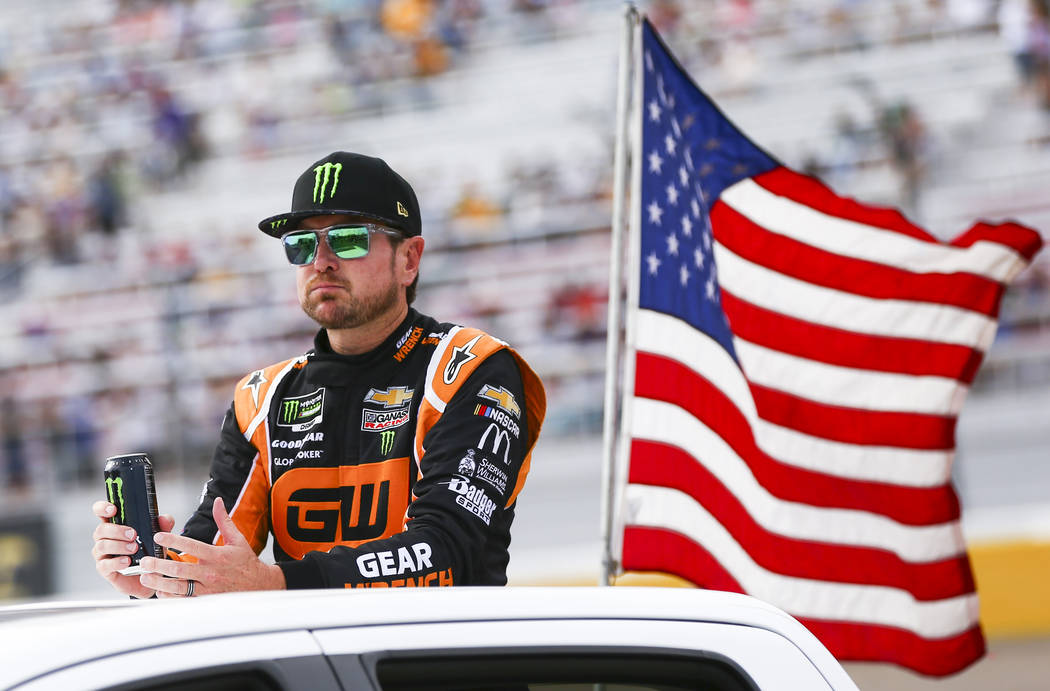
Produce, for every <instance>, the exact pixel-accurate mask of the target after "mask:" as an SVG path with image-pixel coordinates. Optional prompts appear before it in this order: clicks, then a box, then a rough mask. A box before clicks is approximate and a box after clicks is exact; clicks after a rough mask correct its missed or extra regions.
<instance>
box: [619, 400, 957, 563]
mask: <svg viewBox="0 0 1050 691" xmlns="http://www.w3.org/2000/svg"><path fill="white" fill-rule="evenodd" d="M631 436H632V438H634V439H646V440H651V441H658V442H663V443H666V444H671V445H673V446H677V447H679V448H681V449H683V450H684V451H685V452H686V453H688V454H690V455H692V456H693V458H695V459H697V463H700V462H701V461H702V463H703V466H704V468H706V469H707V470H708V471H710V472H711V474H712V475H714V476H715V477H716V478H717V479H718V481H719V482H721V483H722V484H723V485H724V486H725V488H726V489H727V490H728V491H729V492H730V493H731V494H732V495H733V496H734V497H736V498H737V499H738V500H739V501H740V503H741V504H742V505H743V507H744V509H745V510H746V511H747V512H748V514H750V516H751V518H753V519H754V520H755V522H756V523H758V524H759V525H760V526H762V527H763V528H764V529H766V530H767V531H769V532H770V533H774V534H777V535H783V536H784V537H789V538H794V539H798V540H813V541H817V542H823V543H828V544H839V545H850V546H854V547H870V548H875V549H882V550H886V551H888V552H892V553H894V554H896V555H897V556H899V557H900V558H901V559H903V560H905V561H909V562H914V563H923V562H929V561H939V560H941V559H948V558H951V557H956V556H958V555H959V554H961V553H962V552H964V551H965V547H964V545H963V541H962V531H961V528H960V526H959V522H958V521H950V522H947V523H937V524H933V525H922V526H912V525H904V524H902V523H899V522H897V521H895V520H893V519H891V518H889V517H887V516H883V515H881V514H877V513H871V512H869V511H860V510H857V509H839V508H827V507H823V506H812V505H810V504H804V503H801V502H794V501H785V500H783V499H780V498H778V497H775V496H773V495H772V494H771V493H770V492H769V491H768V490H767V489H766V488H765V487H763V486H762V485H760V484H759V483H758V480H756V479H755V476H754V474H752V472H751V469H750V468H749V467H748V465H747V463H745V462H744V461H743V459H741V458H740V456H738V455H737V454H736V452H734V451H733V449H732V448H731V447H730V446H729V445H728V444H727V443H726V442H725V441H724V440H723V439H722V438H721V437H719V436H718V435H717V434H716V433H715V432H713V431H712V430H711V429H710V428H709V427H708V426H707V425H705V424H704V423H703V422H701V421H700V420H697V419H696V418H695V417H693V416H692V415H691V414H690V413H689V412H688V411H686V410H683V409H682V408H679V407H678V406H676V405H674V404H673V403H667V402H665V401H654V400H651V399H647V398H636V399H635V402H634V417H633V418H632V421H631Z"/></svg>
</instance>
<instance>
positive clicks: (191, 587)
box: [186, 581, 197, 597]
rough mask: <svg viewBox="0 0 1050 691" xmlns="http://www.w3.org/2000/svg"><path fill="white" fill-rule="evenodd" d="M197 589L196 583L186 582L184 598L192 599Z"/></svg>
mask: <svg viewBox="0 0 1050 691" xmlns="http://www.w3.org/2000/svg"><path fill="white" fill-rule="evenodd" d="M196 588H197V581H186V597H193V591H194V590H195V589H196Z"/></svg>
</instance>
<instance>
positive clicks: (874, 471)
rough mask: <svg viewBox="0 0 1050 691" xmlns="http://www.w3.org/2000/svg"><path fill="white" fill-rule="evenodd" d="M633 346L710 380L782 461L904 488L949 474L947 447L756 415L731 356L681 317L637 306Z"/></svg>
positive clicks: (951, 456)
mask: <svg viewBox="0 0 1050 691" xmlns="http://www.w3.org/2000/svg"><path fill="white" fill-rule="evenodd" d="M637 349H638V351H640V352H649V353H653V354H654V355H661V356H663V357H667V358H671V359H674V360H676V361H678V362H681V363H682V364H683V365H685V366H686V367H688V368H690V369H692V370H694V371H695V372H696V373H697V374H698V375H699V376H701V377H703V378H705V379H707V380H708V381H710V382H711V383H712V384H713V385H714V386H715V387H717V388H718V389H719V390H721V391H722V392H723V393H724V394H725V395H726V396H728V397H729V399H730V400H731V401H732V402H733V405H735V406H736V408H737V409H738V410H740V412H741V413H743V415H744V417H745V418H746V420H747V422H748V424H749V425H750V426H751V430H752V432H753V433H754V435H755V442H756V444H757V445H758V447H759V448H761V449H762V450H763V451H765V452H766V453H768V454H769V455H770V456H772V457H773V458H775V459H777V460H779V461H781V462H783V463H786V464H789V465H794V466H796V467H799V468H804V469H806V470H812V471H816V472H820V473H826V474H828V475H833V476H836V477H843V478H847V479H851V480H862V481H872V482H887V483H893V484H898V485H902V486H908V487H933V486H939V485H943V484H944V483H945V482H947V481H948V478H949V477H950V474H951V465H952V461H953V459H954V453H953V452H951V451H943V450H934V451H931V450H925V449H921V450H920V449H902V448H896V447H882V446H865V445H860V444H848V443H845V442H838V441H832V440H829V439H822V438H820V437H815V436H812V435H809V434H805V433H803V432H799V431H797V430H792V429H788V428H786V427H782V426H780V425H775V424H773V423H770V422H766V421H765V420H761V419H760V418H759V417H758V414H757V413H756V411H755V403H754V400H752V398H751V393H750V391H749V390H748V386H747V380H746V379H744V376H743V373H742V372H741V371H740V369H739V368H738V367H737V364H736V362H734V361H733V358H731V357H730V356H729V354H728V353H727V352H726V351H725V350H724V349H723V348H722V346H720V345H719V344H718V343H717V342H716V341H714V340H712V339H711V338H710V337H708V336H707V335H705V334H703V333H701V332H698V331H696V330H694V329H693V328H692V327H690V326H689V325H688V324H686V323H685V322H683V321H681V320H680V319H676V318H675V317H671V316H668V315H666V314H662V313H660V312H655V311H652V310H638V330H637Z"/></svg>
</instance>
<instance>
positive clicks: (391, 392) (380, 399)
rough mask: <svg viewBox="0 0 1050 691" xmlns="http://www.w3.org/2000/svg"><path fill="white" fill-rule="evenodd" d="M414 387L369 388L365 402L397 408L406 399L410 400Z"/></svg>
mask: <svg viewBox="0 0 1050 691" xmlns="http://www.w3.org/2000/svg"><path fill="white" fill-rule="evenodd" d="M414 392H415V389H410V388H408V387H407V386H395V387H392V388H389V389H369V390H368V394H367V395H366V396H365V403H382V404H383V407H384V408H397V407H399V406H401V405H403V404H404V403H405V402H406V401H411V400H412V394H413V393H414Z"/></svg>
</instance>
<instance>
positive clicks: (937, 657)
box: [799, 618, 985, 677]
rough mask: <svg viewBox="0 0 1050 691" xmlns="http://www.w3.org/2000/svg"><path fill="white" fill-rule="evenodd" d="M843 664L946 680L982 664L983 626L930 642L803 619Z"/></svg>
mask: <svg viewBox="0 0 1050 691" xmlns="http://www.w3.org/2000/svg"><path fill="white" fill-rule="evenodd" d="M799 621H800V622H802V624H803V625H804V626H805V627H806V628H807V629H809V630H810V631H811V632H812V633H813V635H814V636H816V637H817V638H819V639H820V642H821V643H823V644H824V647H825V648H827V649H828V650H829V651H830V652H831V654H832V655H834V656H835V657H836V658H837V659H839V660H853V661H855V662H891V663H893V664H896V665H900V666H902V667H906V668H908V669H911V670H914V671H916V672H918V673H919V674H926V675H929V676H934V677H943V676H947V675H949V674H955V673H956V672H958V671H960V670H962V669H964V668H966V666H967V665H969V664H971V663H972V662H974V661H976V660H979V659H980V658H981V656H982V655H984V651H985V643H984V635H983V634H982V633H981V629H980V626H978V625H975V626H974V627H973V628H972V629H968V630H966V631H963V632H962V633H959V634H956V635H954V636H949V637H947V638H936V639H929V638H923V637H921V636H918V635H916V634H914V633H911V632H910V631H904V630H901V629H895V628H892V627H889V626H878V625H874V624H855V623H852V622H844V621H823V620H820V619H805V618H802V619H799Z"/></svg>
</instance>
